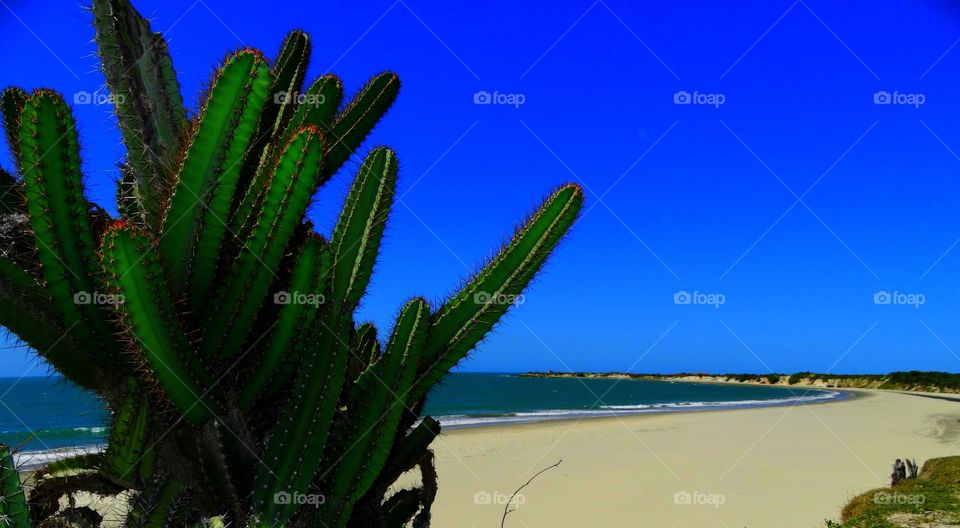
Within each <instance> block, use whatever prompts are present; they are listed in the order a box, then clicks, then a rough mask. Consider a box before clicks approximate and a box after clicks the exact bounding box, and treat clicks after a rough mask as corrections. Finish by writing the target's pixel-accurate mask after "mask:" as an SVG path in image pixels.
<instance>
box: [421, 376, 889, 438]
mask: <svg viewBox="0 0 960 528" xmlns="http://www.w3.org/2000/svg"><path fill="white" fill-rule="evenodd" d="M703 383H705V384H706V383H709V382H703ZM714 383H717V382H714ZM775 388H776V387H775ZM813 391H816V392H820V393H828V394H831V396H829V397H812V396H806V393H809V392H813ZM870 391H871V389H820V388H808V389H805V390H804V394H802V395H799V396H792V397H790V398H784V399H775V400H769V401H767V402H764V401H759V400H740V401H737V400H731V401H717V402H680V403H670V404H649V405H648V406H644V408H638V409H622V410H616V409H594V410H561V409H558V410H550V411H545V412H551V413H556V414H537V415H536V416H529V417H528V416H517V415H503V416H491V417H489V421H488V422H474V423H460V424H450V423H444V417H439V416H436V417H435V418H437V420H438V421H440V424H441V425H442V427H443V430H444V431H457V430H461V429H478V428H496V427H516V426H521V425H528V424H539V423H552V422H559V423H563V422H570V421H581V420H604V419H613V418H625V417H633V416H654V415H665V414H666V415H669V414H681V413H682V414H687V413H712V412H724V411H735V410H744V409H764V408H770V407H791V406H795V405H800V404H803V405H825V404H829V403H839V402H843V401H847V400H852V399H855V398H863V397H868V396H869V394H870ZM801 398H803V399H801ZM458 416H459V415H458Z"/></svg>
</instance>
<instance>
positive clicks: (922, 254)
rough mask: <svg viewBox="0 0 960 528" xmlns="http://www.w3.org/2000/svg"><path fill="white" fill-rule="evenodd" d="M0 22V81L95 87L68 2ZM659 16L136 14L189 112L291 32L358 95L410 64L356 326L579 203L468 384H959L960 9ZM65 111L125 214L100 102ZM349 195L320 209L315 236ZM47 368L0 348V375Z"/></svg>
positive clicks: (610, 6)
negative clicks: (591, 378)
mask: <svg viewBox="0 0 960 528" xmlns="http://www.w3.org/2000/svg"><path fill="white" fill-rule="evenodd" d="M2 4H3V5H2V7H0V28H2V30H3V31H2V35H3V39H4V41H5V46H6V48H5V49H6V50H7V52H6V54H5V67H4V68H3V69H0V85H4V86H5V85H10V84H16V85H20V86H23V87H25V88H34V87H39V86H47V87H52V88H55V89H57V90H59V91H60V92H62V93H64V94H66V95H67V98H68V100H69V99H70V98H71V97H72V94H74V93H77V92H80V91H87V92H94V91H96V90H98V89H100V88H101V86H102V84H103V78H102V76H101V75H100V73H99V72H98V63H97V59H96V57H95V55H94V52H95V48H94V46H93V44H92V43H91V39H92V37H93V30H92V27H91V24H90V16H89V14H88V13H87V12H86V11H84V10H83V9H81V8H80V7H79V6H78V5H77V4H76V2H72V1H71V2H59V1H53V2H43V3H36V2H26V1H22V0H21V1H16V0H3V2H2ZM643 4H644V5H638V3H635V2H627V1H620V0H603V1H591V0H586V1H583V2H579V1H578V2H561V3H557V4H552V5H551V6H550V8H549V9H544V8H543V4H542V3H538V2H531V3H522V4H519V5H518V4H517V3H515V2H506V1H490V2H483V3H469V4H468V3H449V2H425V1H422V0H402V1H396V2H394V1H389V0H388V1H386V2H377V1H374V2H363V3H359V2H347V1H335V2H324V3H323V5H322V6H320V5H311V4H309V3H297V4H289V5H288V7H283V8H278V7H267V4H265V3H263V2H257V3H253V2H248V1H246V0H239V1H230V2H227V1H218V0H203V1H196V2H191V1H185V2H178V1H166V2H160V1H158V0H141V1H139V2H138V3H137V5H138V6H139V9H140V10H141V11H142V12H143V13H145V14H148V15H150V16H152V17H154V18H153V20H154V21H153V24H154V28H155V29H157V30H161V31H163V32H165V33H166V35H167V36H168V38H169V39H170V48H171V53H172V54H173V59H174V65H175V67H176V69H177V71H178V72H179V78H180V82H181V89H182V92H183V94H184V96H185V98H186V100H187V102H188V104H189V106H190V107H191V108H195V107H196V105H197V96H198V94H199V93H200V89H201V86H202V85H203V84H205V83H206V82H207V81H208V80H209V75H210V72H211V70H212V68H213V67H214V66H215V65H216V64H217V63H218V62H219V61H220V60H221V59H222V58H223V56H224V55H225V53H226V52H227V51H229V50H233V49H236V48H238V47H241V46H244V45H246V46H252V47H256V48H260V49H262V50H264V51H265V52H266V53H267V54H268V55H270V56H273V55H274V54H275V53H276V49H277V47H278V45H279V43H280V40H281V38H282V37H283V35H284V33H285V32H286V31H287V30H289V29H291V28H293V27H301V28H303V29H305V30H306V31H308V32H309V33H310V34H311V36H312V37H313V39H314V52H313V63H312V68H311V71H310V73H309V77H314V76H316V75H319V74H322V73H325V72H327V71H333V72H335V73H337V74H339V75H340V76H341V77H342V79H343V80H344V83H345V85H346V87H347V90H348V92H351V93H352V92H353V91H355V90H356V89H357V88H358V87H359V85H360V84H361V83H362V82H363V81H364V80H365V79H366V78H368V77H369V76H370V75H372V74H374V73H376V72H379V71H381V70H384V69H390V70H394V71H396V72H398V73H399V74H400V76H401V79H402V80H403V88H402V90H401V95H400V98H399V100H398V102H397V104H396V105H395V107H394V109H393V110H392V111H391V112H390V113H389V114H388V116H387V118H386V120H385V121H384V122H383V123H382V125H381V126H380V127H379V128H378V129H377V130H376V132H375V135H374V137H373V138H372V140H371V142H370V143H369V144H368V145H367V147H369V146H372V145H375V144H386V145H390V146H391V147H393V148H395V149H396V151H397V152H398V154H399V157H400V160H401V179H400V184H399V191H398V203H397V204H396V206H395V208H394V213H393V216H392V218H391V222H390V224H389V228H388V232H387V239H386V243H385V246H384V250H383V253H382V257H381V259H380V263H379V267H378V270H377V273H376V275H375V277H374V281H373V284H372V286H371V289H370V292H369V295H368V297H367V298H366V300H365V303H364V306H363V308H362V311H361V313H360V316H361V318H362V319H371V320H373V321H375V322H377V323H378V324H379V325H380V326H381V327H389V325H390V324H391V322H392V318H393V314H394V313H395V310H396V309H397V307H399V305H400V304H401V303H402V302H403V300H405V299H406V298H408V297H409V296H411V295H415V294H422V295H426V296H427V297H428V298H431V299H435V300H437V301H439V300H440V299H442V297H443V296H444V295H445V294H447V293H449V292H450V291H451V290H452V289H453V288H454V287H455V286H456V285H457V284H458V283H459V281H460V280H462V278H463V277H464V276H465V275H466V274H467V273H468V272H470V271H472V270H474V269H475V266H476V265H477V264H478V263H480V262H481V261H482V260H483V259H484V258H485V257H487V256H489V255H490V254H491V252H492V250H493V249H494V248H495V246H496V245H497V244H498V243H500V242H501V241H502V240H503V239H504V237H505V236H506V235H507V234H509V232H510V231H511V229H512V228H513V226H514V224H515V223H516V222H517V221H518V220H519V219H521V218H522V216H523V215H524V214H525V213H526V212H527V211H529V210H530V209H531V208H532V207H533V206H534V205H535V204H536V203H537V201H538V200H539V199H540V198H541V197H542V196H543V195H544V194H545V193H546V192H548V191H549V190H550V189H551V188H552V187H554V186H556V185H558V184H560V183H562V182H565V181H577V182H580V183H581V184H582V185H584V187H585V188H586V189H587V204H586V212H585V214H584V216H583V218H582V220H581V221H580V223H579V225H578V226H577V227H576V229H575V230H574V232H573V233H572V235H571V236H570V237H569V239H568V240H567V241H566V242H565V244H564V245H563V246H562V247H561V249H560V251H559V252H558V254H557V255H556V258H554V259H553V260H552V262H551V263H550V265H549V266H548V268H547V269H546V271H545V273H543V274H542V276H541V277H540V279H539V281H538V282H537V283H536V284H535V285H534V287H533V288H532V289H531V290H530V291H529V292H528V295H526V297H525V299H524V301H525V302H524V303H523V304H522V305H520V306H519V307H518V308H517V309H516V310H515V311H514V312H513V313H512V314H511V315H510V316H509V317H508V318H507V320H506V321H505V324H504V325H502V326H501V327H500V329H499V331H498V332H497V333H496V334H495V335H494V336H492V337H491V338H490V339H489V340H488V341H487V342H485V343H484V344H483V345H482V346H481V347H480V349H479V350H478V351H477V352H476V353H475V354H474V355H473V356H472V357H471V359H470V360H468V361H467V362H466V364H465V368H467V369H469V370H478V371H518V370H529V369H554V370H566V369H572V370H632V371H639V372H653V371H659V372H675V371H707V372H729V371H737V372H741V371H749V372H766V371H769V370H774V371H780V372H784V371H798V370H815V371H832V372H887V371H891V370H908V369H922V370H948V371H957V370H960V326H958V325H957V318H956V315H957V313H958V312H960V310H958V308H960V302H958V301H960V299H958V295H960V274H958V269H960V247H958V248H955V247H954V246H955V245H957V242H958V239H960V207H958V205H960V157H958V152H960V96H958V92H957V86H958V85H957V80H958V75H957V72H958V71H960V49H956V48H954V46H957V43H958V39H960V7H958V6H956V5H954V4H953V3H951V2H947V1H946V0H921V1H918V2H890V3H877V2H866V1H851V2H826V1H821V0H805V1H791V0H787V1H762V2H761V1H749V2H746V1H745V2H724V3H715V4H712V5H704V3H702V2H693V1H674V2H660V3H643ZM957 47H958V48H960V46H957ZM481 91H483V92H489V93H490V94H491V96H493V95H492V94H494V93H496V94H498V95H499V96H500V97H499V99H500V100H507V99H509V100H512V101H517V100H522V102H523V104H520V105H508V104H475V94H477V93H478V92H481ZM683 92H686V93H687V94H688V95H685V94H684V93H683ZM510 96H513V97H512V98H510ZM677 99H679V101H680V102H683V101H686V100H691V99H695V101H692V102H691V103H690V104H677V102H676V100H677ZM886 101H890V104H877V102H881V103H883V102H886ZM701 102H702V103H708V102H709V103H713V104H698V103H701ZM717 103H722V104H717ZM74 112H75V115H76V116H77V118H78V120H79V123H80V132H81V143H82V145H83V147H84V166H85V172H86V174H87V181H88V184H89V191H88V193H89V195H90V196H91V197H92V198H93V199H94V200H96V201H97V202H99V203H100V204H102V205H104V206H105V207H107V208H108V209H111V210H112V209H113V191H114V185H113V180H114V179H115V178H116V175H117V172H116V170H115V166H116V162H117V161H119V160H120V159H121V157H122V155H123V150H122V147H121V144H120V138H119V134H118V132H117V131H116V129H115V120H114V118H113V116H112V109H111V108H110V107H109V106H108V105H100V106H97V105H76V106H75V107H74ZM3 163H4V165H5V166H7V167H10V166H11V164H10V163H9V160H8V158H7V157H6V156H5V157H4V158H3ZM355 165H356V163H354V166H355ZM348 182H349V179H348V174H346V173H341V174H340V175H339V176H338V177H337V178H336V179H334V180H333V181H332V182H331V183H330V184H329V185H328V187H327V188H325V189H324V190H323V191H322V192H321V193H320V195H319V200H318V203H317V205H316V207H315V210H314V211H313V212H312V213H311V215H312V217H313V219H314V221H315V222H316V224H317V225H318V227H319V228H320V229H321V230H323V231H329V229H331V227H332V225H333V222H334V219H335V214H336V211H337V210H338V208H339V205H340V203H341V200H342V197H343V194H344V192H345V190H346V188H347V185H348ZM682 292H688V293H689V294H690V296H688V297H684V296H683V293H682ZM878 292H889V293H890V294H891V295H890V296H889V297H886V298H881V299H880V301H881V304H877V303H876V302H875V295H876V294H877V293H878ZM695 293H696V294H697V295H694V294H695ZM894 293H896V294H897V295H894ZM677 294H679V301H681V304H677V303H675V296H676V295H677ZM881 297H882V295H881ZM687 299H690V300H691V302H690V303H689V304H682V302H683V301H685V300H687ZM885 300H891V302H890V303H889V304H882V302H883V301H885ZM719 301H722V304H718V303H719ZM701 302H713V303H714V304H715V305H710V304H698V303H701ZM911 303H912V304H911ZM35 363H36V360H35V358H33V356H32V355H31V354H29V353H26V352H24V351H22V350H13V351H8V352H7V358H5V360H4V362H3V364H2V365H0V374H3V375H20V374H22V373H23V372H24V371H26V370H27V369H28V368H29V366H30V365H33V364H35ZM33 372H36V373H42V372H43V368H42V367H38V368H35V369H34V370H33Z"/></svg>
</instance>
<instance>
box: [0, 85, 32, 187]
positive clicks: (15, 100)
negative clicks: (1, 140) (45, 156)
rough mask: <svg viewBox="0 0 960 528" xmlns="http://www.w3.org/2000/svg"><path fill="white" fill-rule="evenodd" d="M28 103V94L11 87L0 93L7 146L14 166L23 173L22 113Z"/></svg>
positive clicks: (0, 109) (0, 105)
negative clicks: (21, 145) (21, 156)
mask: <svg viewBox="0 0 960 528" xmlns="http://www.w3.org/2000/svg"><path fill="white" fill-rule="evenodd" d="M26 102H27V92H25V91H23V89H21V88H17V87H16V86H11V87H10V88H7V89H5V90H3V93H0V112H2V113H3V129H4V131H6V135H7V146H8V147H9V148H10V155H11V157H12V158H13V163H14V166H15V167H16V168H17V170H18V171H20V172H21V173H23V163H22V162H21V159H20V113H21V112H22V111H23V105H25V104H26Z"/></svg>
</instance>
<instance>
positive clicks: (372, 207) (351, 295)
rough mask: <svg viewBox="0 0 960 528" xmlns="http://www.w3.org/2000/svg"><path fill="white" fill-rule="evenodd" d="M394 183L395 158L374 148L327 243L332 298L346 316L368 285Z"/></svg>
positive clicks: (389, 152)
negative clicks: (330, 250)
mask: <svg viewBox="0 0 960 528" xmlns="http://www.w3.org/2000/svg"><path fill="white" fill-rule="evenodd" d="M396 183H397V157H396V155H395V154H394V153H393V151H391V150H390V149H386V148H377V149H374V150H373V151H371V152H370V154H368V155H367V159H366V160H365V161H364V163H363V165H362V166H361V167H360V172H359V173H358V174H357V177H356V178H355V179H354V182H353V185H352V186H351V187H350V192H349V193H348V194H347V199H346V202H345V204H344V206H343V211H342V213H341V215H340V219H339V220H338V221H337V225H336V227H335V228H334V231H333V237H332V238H331V240H330V245H331V248H332V250H333V278H332V296H333V298H334V299H335V300H336V301H337V302H340V303H341V306H340V309H342V310H343V311H344V312H346V313H351V312H353V310H354V308H356V306H357V304H359V302H360V298H361V297H362V296H363V294H364V292H365V291H366V288H367V285H368V284H369V283H370V277H371V275H372V274H373V266H374V263H375V262H376V257H377V253H378V252H379V250H380V241H381V239H382V238H383V230H384V226H385V225H386V221H387V216H388V214H389V212H390V205H391V203H392V202H393V195H394V189H395V187H396Z"/></svg>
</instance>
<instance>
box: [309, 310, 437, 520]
mask: <svg viewBox="0 0 960 528" xmlns="http://www.w3.org/2000/svg"><path fill="white" fill-rule="evenodd" d="M429 319H430V308H429V306H428V305H427V302H426V301H425V300H423V299H413V300H411V301H410V302H408V303H407V304H406V305H404V307H403V309H402V310H401V312H400V315H399V317H398V318H397V323H396V325H395V326H394V329H393V332H392V333H391V335H390V340H389V341H388V342H387V347H386V349H385V351H384V354H383V357H382V358H381V359H380V360H379V361H377V362H376V363H375V364H373V365H371V366H370V367H368V368H367V370H365V371H364V372H363V374H361V375H360V377H359V378H358V379H357V382H356V383H355V384H354V385H353V387H351V389H350V394H349V396H348V400H347V412H349V413H350V415H351V420H350V423H349V425H348V430H347V431H346V432H345V434H343V436H342V437H341V436H340V435H338V441H337V442H334V443H331V445H330V446H329V448H328V452H327V455H326V457H325V458H326V459H327V460H328V461H332V464H334V465H333V466H332V467H331V470H330V471H329V475H328V477H330V482H329V489H330V491H331V492H332V495H333V496H334V497H337V498H338V500H337V501H330V502H329V503H327V504H325V505H324V509H323V511H322V512H321V519H322V520H323V522H324V523H326V524H327V525H328V526H338V527H342V526H346V523H347V521H348V520H349V518H350V513H351V511H352V509H353V505H354V504H355V503H356V501H357V500H359V499H360V498H361V497H362V496H363V495H364V493H366V492H367V490H369V489H370V487H371V486H372V485H373V483H374V481H375V480H376V477H377V475H378V474H379V473H380V471H381V470H382V469H383V467H384V465H385V464H386V461H387V456H388V455H389V452H390V447H391V446H392V443H393V438H394V436H395V434H396V431H397V426H398V424H399V421H400V416H401V413H402V412H403V411H404V409H405V407H404V402H405V398H406V395H407V392H408V391H409V390H410V388H411V387H412V386H413V383H414V381H415V378H416V373H417V367H418V366H419V362H420V357H421V353H422V351H423V345H424V342H425V340H426V336H427V327H428V323H429Z"/></svg>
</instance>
